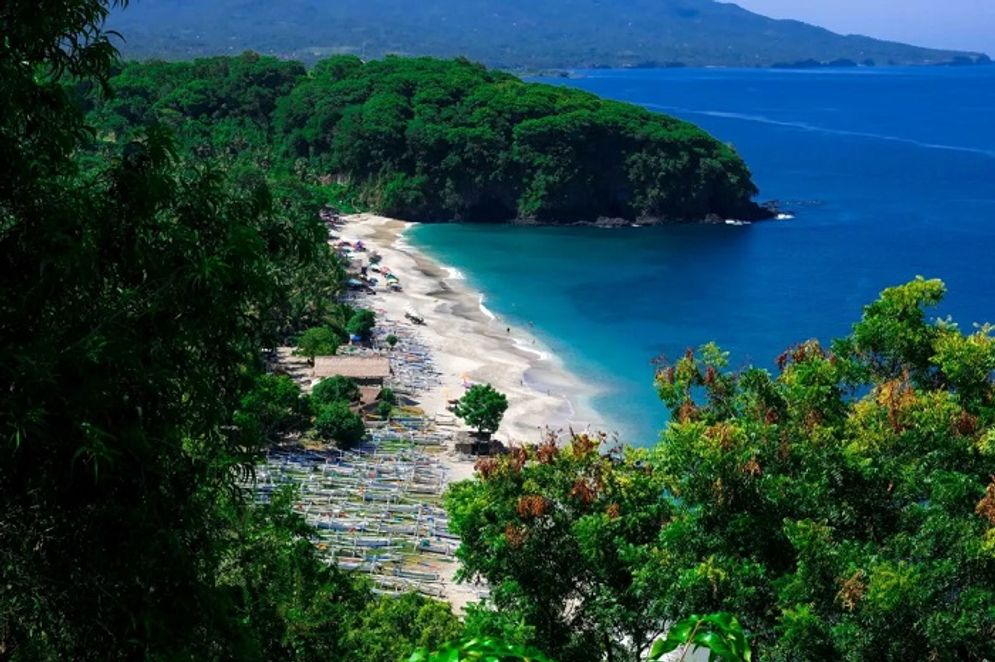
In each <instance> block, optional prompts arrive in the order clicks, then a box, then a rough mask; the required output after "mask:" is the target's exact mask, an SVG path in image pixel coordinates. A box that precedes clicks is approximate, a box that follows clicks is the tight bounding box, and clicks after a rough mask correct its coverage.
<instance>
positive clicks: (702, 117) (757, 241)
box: [411, 66, 995, 446]
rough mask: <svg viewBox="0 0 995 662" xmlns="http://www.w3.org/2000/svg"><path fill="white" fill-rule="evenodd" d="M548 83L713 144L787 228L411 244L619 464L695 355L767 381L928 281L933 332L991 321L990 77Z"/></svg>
mask: <svg viewBox="0 0 995 662" xmlns="http://www.w3.org/2000/svg"><path fill="white" fill-rule="evenodd" d="M577 74H578V77H577V78H574V79H570V80H562V79H559V80H548V81H543V82H550V83H554V84H566V85H571V86H574V87H578V88H581V89H584V90H588V91H590V92H594V93H596V94H599V95H601V96H605V97H610V98H613V99H619V100H623V101H629V102H633V103H638V104H641V105H643V106H645V107H647V108H649V109H651V110H654V111H660V112H666V113H670V114H673V115H676V116H678V117H681V118H683V119H686V120H688V121H691V122H694V123H695V124H698V125H699V126H701V127H703V128H704V129H706V130H707V131H709V132H710V133H712V134H713V135H715V136H716V137H718V138H719V139H721V140H723V141H726V142H729V143H732V144H733V145H734V146H735V147H736V149H737V150H738V151H739V152H740V154H741V155H742V156H743V157H744V159H745V160H746V162H747V163H748V164H749V166H750V168H751V170H752V172H753V175H754V180H755V181H756V183H757V185H758V186H759V188H760V196H759V198H758V199H760V200H780V201H782V205H783V208H785V209H788V210H791V211H793V212H794V213H795V219H794V220H790V221H770V222H764V223H755V224H753V225H750V226H731V225H709V226H706V225H700V226H677V227H666V228H626V229H621V230H601V229H595V228H522V227H510V226H490V225H488V226H482V225H453V224H443V225H428V226H421V227H419V228H418V229H417V230H416V231H415V232H414V233H413V234H412V235H411V238H412V241H413V242H414V243H415V244H416V245H419V246H421V247H423V248H425V249H426V250H427V251H428V252H430V253H431V254H433V255H435V256H436V257H438V258H439V259H440V260H442V261H443V262H446V263H448V264H451V265H453V266H455V267H457V268H458V269H460V270H461V271H462V272H463V273H464V274H465V275H466V277H467V278H468V279H469V280H470V282H471V283H472V284H473V285H475V286H477V287H479V288H480V289H481V290H483V291H484V292H485V294H486V297H487V306H488V307H489V308H490V309H491V310H492V311H493V312H494V313H495V314H497V315H499V316H502V317H504V318H507V319H509V320H510V321H513V322H516V323H518V324H521V325H528V324H529V323H530V322H531V323H533V324H534V331H535V333H536V334H537V335H539V336H540V337H541V338H542V339H543V340H544V341H545V342H546V343H547V344H549V345H550V346H551V347H552V348H553V349H554V350H555V351H557V352H558V353H559V354H560V355H561V356H562V357H563V359H564V360H565V361H566V364H567V366H568V367H569V368H571V369H572V370H573V371H575V372H577V373H579V374H581V375H583V376H585V377H586V379H588V380H590V381H591V382H596V383H598V384H599V385H601V386H602V387H603V388H604V389H605V393H604V396H603V397H601V398H599V399H598V400H596V401H595V403H594V404H595V406H596V408H597V409H598V411H599V412H601V413H602V414H603V415H604V416H605V417H607V419H608V420H609V421H611V422H612V423H613V424H614V425H615V427H617V428H618V429H620V431H622V433H623V434H624V436H625V438H626V439H627V440H628V441H629V442H630V443H632V444H633V445H640V446H642V445H648V444H652V443H653V442H654V441H655V439H656V438H657V435H658V431H659V429H660V428H661V427H662V426H663V425H664V423H665V422H666V420H667V412H666V411H665V409H664V408H663V406H662V404H661V403H660V402H659V400H658V399H657V398H656V395H655V393H654V390H653V387H652V381H653V367H652V365H651V363H650V361H651V359H652V358H653V357H655V356H657V355H660V354H665V355H667V356H670V357H676V356H679V355H680V354H681V353H683V351H684V350H685V348H687V347H689V346H697V345H700V344H702V343H704V342H707V341H709V340H714V341H716V342H718V343H719V344H720V345H721V346H722V347H723V348H724V349H726V350H728V351H730V352H731V361H732V365H733V366H734V367H738V366H745V365H747V364H754V365H758V366H763V367H769V368H772V369H773V365H774V359H775V357H776V356H777V355H778V354H779V353H780V352H781V351H783V349H785V348H786V347H788V346H789V345H792V344H794V343H796V342H798V341H801V340H805V339H807V338H819V339H820V340H823V341H828V340H829V339H831V338H833V337H835V336H838V335H841V334H845V333H847V331H848V330H849V328H850V325H851V324H852V323H853V322H854V321H856V320H857V319H858V318H859V316H860V312H861V307H862V306H863V305H864V304H865V303H868V302H870V301H872V300H873V299H874V298H875V297H876V296H877V294H878V293H879V292H880V290H881V289H883V288H885V287H887V286H889V285H894V284H897V283H901V282H904V281H906V280H909V279H912V278H913V277H915V276H916V275H919V274H921V275H923V276H927V277H936V278H942V279H943V280H944V281H945V282H946V284H947V286H948V287H949V295H948V298H947V300H946V301H945V303H944V304H943V305H942V306H941V308H940V309H939V310H938V311H936V314H937V315H939V316H946V315H952V316H953V317H954V319H955V320H956V321H958V322H959V323H960V324H961V326H962V327H963V328H966V329H969V328H970V327H971V325H972V324H973V323H975V322H984V321H995V66H993V67H978V68H929V69H926V68H923V69H844V70H816V71H766V70H727V69H670V70H636V71H605V70H600V71H583V72H577Z"/></svg>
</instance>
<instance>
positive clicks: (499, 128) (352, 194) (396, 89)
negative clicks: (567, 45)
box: [90, 53, 771, 224]
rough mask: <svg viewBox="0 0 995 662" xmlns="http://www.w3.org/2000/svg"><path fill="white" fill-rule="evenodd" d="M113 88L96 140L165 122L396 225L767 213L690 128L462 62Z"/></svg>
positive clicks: (140, 74)
mask: <svg viewBox="0 0 995 662" xmlns="http://www.w3.org/2000/svg"><path fill="white" fill-rule="evenodd" d="M111 86H112V88H113V89H114V91H115V94H114V96H113V98H111V99H110V100H107V101H98V102H96V103H95V105H94V107H93V108H92V109H91V115H90V117H91V121H92V122H93V123H94V125H95V126H96V127H97V128H98V131H99V134H100V135H101V137H102V140H105V141H106V140H108V139H115V140H121V139H123V138H125V137H126V136H127V135H128V134H129V132H131V131H134V130H135V129H136V127H142V126H145V125H148V124H159V125H164V126H166V127H168V128H169V129H170V130H171V131H172V132H173V133H174V135H176V136H177V139H178V142H179V145H180V147H181V148H182V149H183V150H184V151H187V152H191V153H195V154H197V155H198V156H201V157H208V158H210V159H213V160H214V162H215V163H217V164H218V165H219V166H225V167H232V166H230V165H228V166H226V165H225V164H230V163H233V161H232V160H233V159H235V161H234V163H237V160H238V159H250V160H251V161H253V162H256V163H267V164H269V166H270V167H271V168H276V169H282V170H284V171H286V172H289V173H293V175H292V176H293V178H295V179H296V180H297V181H299V182H300V183H301V184H302V185H307V186H313V187H319V188H320V187H324V188H325V189H329V190H330V189H336V190H340V191H343V195H344V196H345V197H347V198H348V199H350V200H353V201H355V204H356V207H357V208H362V209H367V210H371V211H377V212H379V213H382V214H385V215H388V216H393V217H396V218H401V219H405V220H418V221H450V220H457V221H483V222H515V221H517V222H529V223H548V224H558V223H578V222H588V223H597V222H606V219H612V221H607V222H609V223H611V222H614V223H618V222H624V221H631V222H641V223H662V222H681V221H701V220H719V219H726V218H735V219H744V220H757V219H762V218H768V217H770V216H771V212H770V211H769V210H767V209H765V208H763V207H761V206H759V205H757V204H755V203H754V202H753V201H752V198H753V196H755V195H756V193H757V188H756V186H755V185H754V184H753V181H752V178H751V175H750V172H749V170H748V168H747V166H746V164H745V163H744V162H743V160H742V159H741V158H740V157H739V155H738V154H737V153H736V152H735V150H734V149H733V148H732V147H730V146H728V145H725V144H723V143H721V142H719V141H717V140H715V139H714V138H712V137H711V136H710V135H708V134H707V133H705V132H704V131H702V130H701V129H699V128H698V127H696V126H694V125H692V124H689V123H687V122H684V121H682V120H678V119H675V118H673V117H669V116H667V115H662V114H658V113H651V112H649V111H647V110H645V109H643V108H641V107H639V106H635V105H632V104H626V103H621V102H616V101H609V100H605V99H601V98H599V97H597V96H595V95H593V94H589V93H587V92H582V91H579V90H575V89H570V88H565V87H556V86H552V85H545V84H539V83H526V82H523V81H522V80H521V79H519V78H517V77H515V76H513V75H511V74H508V73H504V72H501V71H497V70H493V69H487V68H485V67H484V66H482V65H479V64H475V63H472V62H469V61H467V60H463V59H457V60H438V59H433V58H399V57H387V58H385V59H383V60H374V61H370V62H365V63H364V62H363V61H361V60H360V59H359V58H357V57H355V56H336V57H332V58H328V59H325V60H322V61H320V62H318V63H317V64H316V65H315V66H314V67H313V69H311V70H310V71H308V70H306V69H305V67H304V66H303V65H302V64H300V63H296V62H287V61H283V60H278V59H276V58H272V57H266V56H260V55H257V54H255V53H245V54H243V55H240V56H238V57H232V58H229V57H216V58H207V59H201V60H195V61H193V62H174V63H169V62H161V61H149V62H133V63H130V64H127V65H125V66H124V68H123V69H122V70H121V71H120V72H118V74H117V75H116V76H115V77H114V78H112V80H111ZM111 137H113V138H111ZM99 145H100V141H98V143H97V147H98V148H99Z"/></svg>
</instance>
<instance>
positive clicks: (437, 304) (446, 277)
mask: <svg viewBox="0 0 995 662" xmlns="http://www.w3.org/2000/svg"><path fill="white" fill-rule="evenodd" d="M344 220H345V225H344V226H343V227H342V228H341V229H340V230H339V231H338V234H339V236H340V238H341V239H343V240H346V241H351V242H355V241H362V242H363V243H364V244H365V245H366V246H367V248H368V250H370V251H376V252H378V253H379V254H380V255H381V256H382V261H381V263H382V264H383V265H384V266H386V267H388V268H389V269H390V271H391V273H393V274H394V275H396V276H397V277H398V278H399V279H400V282H401V286H402V291H400V292H393V291H390V290H388V289H387V288H386V287H384V286H383V285H382V284H381V286H380V287H378V288H377V292H376V294H375V295H372V296H370V297H369V299H368V302H369V305H371V306H372V307H373V308H374V310H375V311H376V312H378V313H379V314H380V315H381V316H383V317H386V318H387V319H389V320H392V321H394V322H395V323H398V322H400V323H405V322H407V321H406V320H405V314H406V313H409V312H410V313H413V314H415V315H417V316H418V317H421V318H422V319H424V321H425V324H424V325H418V326H417V327H415V328H416V331H417V333H418V335H419V336H420V338H421V339H422V340H423V341H424V342H425V344H426V345H427V346H428V347H429V348H430V349H431V352H432V358H433V361H434V362H435V365H436V367H437V369H438V370H439V371H440V372H441V373H442V375H441V379H442V383H441V385H440V386H438V387H436V388H434V389H433V390H432V391H430V392H428V393H426V394H424V395H423V396H422V397H421V398H420V400H421V403H420V404H421V407H422V408H423V409H424V410H425V412H426V413H427V414H428V415H430V416H431V415H434V414H439V413H445V411H446V406H447V403H448V401H449V400H452V399H455V398H459V397H460V396H461V395H462V394H463V392H464V391H465V384H467V383H486V384H491V385H492V386H494V388H496V389H497V390H498V391H500V392H502V393H504V394H505V395H506V396H507V397H508V404H509V407H508V411H507V413H506V414H505V417H504V420H503V422H502V423H501V429H500V430H499V431H498V433H497V434H496V435H495V437H496V438H498V439H500V440H502V441H505V442H525V443H534V442H538V441H540V439H541V438H542V434H543V430H544V429H545V428H547V427H549V428H552V429H554V430H556V429H562V430H566V429H567V428H568V427H572V428H573V429H574V430H575V431H581V430H584V429H586V428H587V427H589V426H592V427H597V425H598V423H599V422H600V421H599V418H598V417H597V415H596V414H595V413H594V412H593V410H592V408H591V406H590V404H589V402H590V398H591V397H592V396H593V395H594V394H595V393H596V391H595V389H594V388H593V387H591V386H589V385H587V384H585V383H584V382H583V381H582V379H581V378H580V377H578V376H576V375H573V374H571V373H570V372H569V371H567V369H566V368H565V367H564V366H563V363H562V361H560V360H559V359H558V357H556V356H555V355H554V353H553V352H552V351H551V350H550V349H549V348H548V347H546V346H544V345H543V343H542V342H541V341H540V340H538V339H537V338H536V337H534V336H533V335H531V334H529V333H528V332H527V331H525V330H523V329H521V328H517V327H515V326H513V325H510V324H508V323H506V322H505V321H503V320H501V319H499V318H497V317H495V316H494V315H493V314H491V313H490V311H488V310H487V309H486V308H485V307H484V306H482V300H483V295H482V293H481V292H479V291H476V290H474V289H473V288H472V287H470V285H469V284H468V283H467V281H466V280H464V279H463V277H462V276H461V275H460V274H459V273H458V272H457V271H456V270H454V269H451V268H447V267H445V266H444V265H442V264H439V263H438V262H436V261H435V260H434V259H432V258H431V257H429V256H427V255H425V254H424V253H422V252H421V251H419V250H417V249H416V248H414V247H413V246H411V245H410V244H409V243H408V242H406V241H405V238H404V232H405V230H406V229H407V228H409V227H411V225H412V224H411V223H408V222H405V221H398V220H395V219H390V218H386V217H383V216H376V215H372V214H357V215H353V216H347V217H345V219H344ZM408 323H409V322H408Z"/></svg>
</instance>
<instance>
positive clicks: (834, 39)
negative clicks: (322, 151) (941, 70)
mask: <svg viewBox="0 0 995 662" xmlns="http://www.w3.org/2000/svg"><path fill="white" fill-rule="evenodd" d="M110 27H112V28H115V29H117V30H120V31H121V32H122V33H124V35H125V37H126V39H127V43H126V44H125V45H124V48H123V51H124V53H125V54H126V55H127V56H130V57H137V58H145V57H163V58H167V59H177V58H189V57H194V56H201V55H212V54H231V53H237V52H240V51H242V50H245V49H252V50H256V51H260V52H263V53H272V54H276V55H281V56H286V57H293V58H297V59H301V60H305V61H309V60H314V59H317V58H319V57H322V56H325V55H329V54H332V53H355V54H357V55H360V56H362V57H368V58H372V57H378V56H381V55H383V54H386V53H397V54H408V55H414V54H417V55H436V56H456V55H464V56H466V57H468V58H470V59H472V60H478V61H481V62H484V63H487V64H489V65H492V66H498V67H505V68H510V69H533V70H534V69H545V68H572V67H576V68H580V67H599V66H610V67H640V66H644V67H649V66H677V65H686V66H708V65H716V66H735V67H769V66H824V65H827V64H835V65H847V64H868V65H869V64H874V65H929V64H975V63H987V62H989V61H990V60H989V59H988V57H987V56H986V55H982V54H980V53H969V52H958V51H945V50H934V49H929V48H919V47H916V46H909V45H906V44H899V43H895V42H889V41H881V40H878V39H872V38H870V37H862V36H855V35H850V36H842V35H839V34H836V33H833V32H830V31H829V30H825V29H822V28H818V27H815V26H812V25H808V24H806V23H801V22H799V21H788V20H775V19H772V18H767V17H765V16H761V15H759V14H755V13H753V12H749V11H747V10H745V9H743V8H741V7H739V6H738V5H735V4H728V3H722V2H714V1H713V0H414V1H412V0H277V1H274V0H132V3H131V6H130V7H129V8H128V9H126V10H124V11H118V12H116V13H115V14H114V15H113V16H112V18H111V21H110Z"/></svg>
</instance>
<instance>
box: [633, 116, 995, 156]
mask: <svg viewBox="0 0 995 662" xmlns="http://www.w3.org/2000/svg"><path fill="white" fill-rule="evenodd" d="M639 105H641V106H644V107H646V108H652V109H653V110H663V111H666V112H669V113H688V114H691V115H705V116H706V117H721V118H724V119H736V120H743V121H746V122H758V123H760V124H772V125H774V126H783V127H787V128H790V129H798V130H800V131H810V132H812V133H825V134H828V135H834V136H849V137H852V138H868V139H871V140H884V141H887V142H895V143H902V144H903V145H911V146H913V147H921V148H923V149H938V150H943V151H948V152H962V153H965V154H977V155H979V156H987V157H988V158H991V159H995V151H992V150H988V149H980V148H978V147H964V146H962V145H946V144H943V143H929V142H923V141H921V140H915V139H914V138H903V137H902V136H892V135H888V134H884V133H872V132H869V131H851V130H849V129H831V128H829V127H824V126H816V125H815V124H809V123H807V122H795V121H788V120H776V119H773V118H770V117H767V116H765V115H752V114H749V113H732V112H726V111H722V110H699V109H696V108H681V107H679V106H664V105H661V104H655V103H640V104H639Z"/></svg>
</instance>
